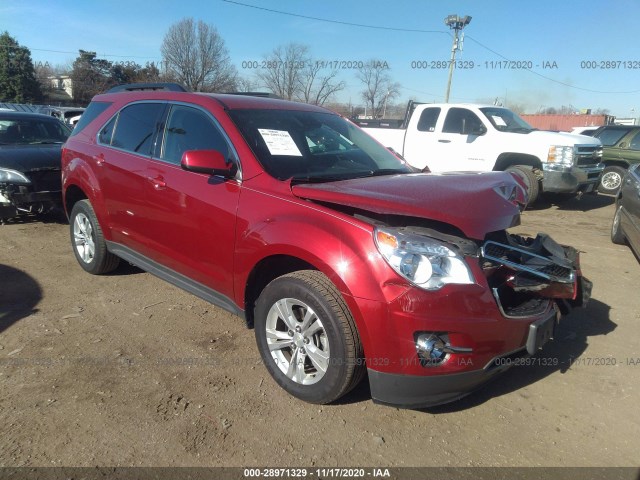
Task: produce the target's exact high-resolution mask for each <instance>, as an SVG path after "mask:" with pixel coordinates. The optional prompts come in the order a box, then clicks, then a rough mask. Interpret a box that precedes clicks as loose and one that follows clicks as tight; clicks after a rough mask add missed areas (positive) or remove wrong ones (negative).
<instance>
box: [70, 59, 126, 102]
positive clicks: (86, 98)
mask: <svg viewBox="0 0 640 480" xmlns="http://www.w3.org/2000/svg"><path fill="white" fill-rule="evenodd" d="M79 53H80V55H78V58H76V59H75V61H74V62H73V70H71V81H72V82H73V99H74V100H75V101H76V102H78V103H81V104H86V103H89V102H90V101H91V98H93V96H94V95H97V94H98V93H102V92H104V91H105V90H106V89H107V88H108V87H110V86H112V85H115V83H116V82H115V81H114V80H113V71H112V69H113V64H112V63H111V62H110V61H109V60H103V59H100V58H96V52H87V51H85V50H79ZM118 73H119V74H120V73H121V72H118Z"/></svg>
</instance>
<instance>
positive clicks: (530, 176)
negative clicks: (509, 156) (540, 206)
mask: <svg viewBox="0 0 640 480" xmlns="http://www.w3.org/2000/svg"><path fill="white" fill-rule="evenodd" d="M505 172H513V173H515V174H516V175H518V176H519V177H520V178H522V181H523V182H524V184H525V185H526V186H527V193H528V195H529V203H528V204H527V205H533V204H534V203H535V202H536V200H538V196H539V195H540V183H539V182H538V177H536V174H535V173H533V167H530V166H528V165H512V166H511V167H508V168H507V169H506V170H505Z"/></svg>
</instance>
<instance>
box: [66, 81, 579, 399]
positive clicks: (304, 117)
mask: <svg viewBox="0 0 640 480" xmlns="http://www.w3.org/2000/svg"><path fill="white" fill-rule="evenodd" d="M149 88H159V87H149ZM166 88H167V89H166V90H159V91H147V90H140V88H139V87H137V86H135V85H134V86H130V87H129V86H126V87H122V88H120V89H119V90H118V91H116V92H113V93H107V94H104V95H98V96H96V97H95V98H94V99H93V101H92V103H91V104H90V105H89V107H88V109H87V110H86V112H85V113H84V114H83V116H82V118H81V120H80V122H79V124H78V126H77V127H76V129H75V130H74V131H73V134H72V136H71V137H70V138H69V140H68V142H67V143H66V145H65V148H64V150H63V193H64V203H65V208H66V211H67V212H68V215H69V223H70V235H71V244H72V248H73V252H74V254H75V256H76V258H77V260H78V262H79V264H80V266H81V267H82V268H83V269H84V270H86V271H87V272H89V273H93V274H100V273H106V272H109V271H111V270H113V269H115V268H116V267H117V265H118V262H119V259H124V260H126V261H128V262H131V263H133V264H135V265H138V266H140V267H141V268H143V269H145V270H147V271H149V272H151V273H153V274H154V275H157V276H159V277H161V278H163V279H165V280H167V281H168V282H171V283H173V284H174V285H177V286H179V287H181V288H183V289H186V290H187V291H190V292H192V293H194V294H195V295H198V296H199V297H201V298H203V299H206V300H208V301H210V302H212V303H214V304H216V305H218V306H220V307H222V308H225V309H227V310H229V311H231V312H233V313H235V314H237V315H239V316H241V317H243V318H244V319H245V320H246V322H247V324H248V325H249V326H254V327H255V336H256V341H257V346H258V349H259V351H260V354H261V356H262V359H263V361H264V364H265V367H266V368H267V370H268V371H269V373H270V374H271V375H272V377H273V378H274V380H275V381H276V382H277V383H278V384H279V385H280V386H281V387H283V388H284V389H285V390H286V391H288V392H289V393H291V394H292V395H294V396H296V397H298V398H301V399H304V400H306V401H309V402H315V403H328V402H331V401H334V400H336V399H337V398H339V397H340V396H342V395H344V394H345V393H346V392H348V391H349V390H350V389H352V388H353V387H354V386H355V385H357V384H358V382H359V381H360V380H361V379H362V377H363V376H364V375H365V374H368V376H369V384H370V387H371V394H372V397H373V399H374V401H376V402H381V403H386V404H393V405H400V406H405V407H422V406H427V405H434V404H438V403H444V402H448V401H452V400H455V399H457V398H460V397H462V396H464V395H466V394H468V393H469V392H470V391H472V390H473V389H474V388H476V387H478V386H479V385H481V384H483V383H484V382H486V381H487V380H489V379H490V378H492V377H494V376H495V375H496V374H498V373H499V372H502V371H504V370H505V369H507V368H508V367H509V366H510V365H512V361H513V359H514V358H516V357H519V356H526V355H532V354H535V353H536V352H537V351H538V349H540V348H541V347H542V346H543V345H544V344H545V343H546V342H547V341H549V340H550V339H551V338H552V337H553V332H554V328H555V325H556V322H557V321H558V319H559V318H560V315H561V314H562V313H567V312H568V311H569V310H570V308H571V307H572V306H575V305H582V304H584V302H585V301H586V299H587V298H588V294H589V291H590V288H591V287H590V284H589V282H588V281H587V280H585V279H584V278H583V277H582V276H581V273H580V267H579V256H578V252H577V251H576V250H575V249H573V248H571V247H562V246H560V245H558V244H556V243H555V242H553V240H551V239H550V238H549V237H547V236H544V235H541V236H538V237H537V238H535V239H532V238H524V237H521V236H517V235H511V234H509V233H507V232H506V230H505V229H507V228H509V227H512V226H514V225H517V224H518V223H519V221H520V209H521V208H522V206H523V205H525V204H526V201H527V199H526V193H525V190H524V188H523V186H522V185H521V184H520V183H519V182H518V181H517V179H516V177H514V176H513V175H511V174H509V173H505V172H488V173H483V174H475V173H474V174H456V175H439V176H433V175H430V174H424V173H415V171H414V170H413V169H412V168H411V167H409V166H407V164H406V163H405V162H404V161H403V160H402V159H401V158H399V157H397V156H396V155H394V154H393V153H392V152H390V151H389V150H387V149H386V148H384V147H383V146H382V145H380V144H379V143H377V142H376V141H375V140H373V139H372V138H371V137H370V136H368V135H367V134H366V133H364V132H363V131H362V130H361V129H360V128H358V127H357V126H356V125H354V124H353V123H351V122H350V121H348V120H346V119H344V118H343V117H341V116H339V115H337V114H335V113H332V112H330V111H328V110H326V109H323V108H319V107H315V106H312V105H306V104H301V103H294V102H287V101H283V100H275V99H270V98H259V97H251V96H241V95H213V94H201V93H188V92H184V91H180V90H181V89H180V88H178V87H177V86H167V87H166Z"/></svg>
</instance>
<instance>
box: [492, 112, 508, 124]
mask: <svg viewBox="0 0 640 480" xmlns="http://www.w3.org/2000/svg"><path fill="white" fill-rule="evenodd" d="M491 118H492V119H493V121H494V122H495V124H496V125H497V126H498V127H506V126H507V122H505V121H504V119H503V118H502V117H499V116H497V115H491Z"/></svg>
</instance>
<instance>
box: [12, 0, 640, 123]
mask: <svg viewBox="0 0 640 480" xmlns="http://www.w3.org/2000/svg"><path fill="white" fill-rule="evenodd" d="M255 7H258V8H255ZM278 12H281V13H278ZM451 14H457V15H460V16H464V15H469V16H471V17H472V20H471V23H470V24H469V25H467V27H466V28H465V29H464V34H465V37H464V43H463V50H462V51H461V52H457V57H456V59H457V60H459V61H461V63H460V65H461V66H462V67H466V68H459V69H456V70H455V71H454V73H453V81H452V87H451V96H450V102H484V103H487V102H488V103H494V101H497V102H500V103H507V104H510V103H516V104H519V105H522V106H524V107H525V110H526V112H527V113H536V112H538V111H540V110H541V109H544V108H548V107H556V108H558V107H561V106H563V105H564V106H570V107H572V108H575V109H576V110H581V109H588V108H590V109H593V110H595V109H608V110H609V111H610V113H611V114H613V115H616V116H617V117H639V116H640V51H638V48H637V42H636V40H635V37H636V28H638V24H637V19H638V18H640V1H638V0H618V1H609V0H582V1H580V2H563V1H558V0H555V1H549V0H538V1H534V2H523V1H516V0H511V1H505V0H500V1H498V0H484V1H479V0H448V1H434V0H395V1H393V2H392V1H384V0H369V1H365V0H322V1H311V0H238V1H236V0H233V1H230V0H181V1H180V2H175V1H168V0H154V1H153V2H150V1H147V0H140V1H138V2H134V1H131V0H126V1H125V0H109V1H108V2H97V1H93V0H85V1H83V2H78V1H70V0H54V1H52V0H28V1H24V0H0V31H4V30H6V31H8V32H9V34H10V35H11V36H13V37H14V38H15V39H16V40H17V41H18V42H19V43H20V44H21V45H23V46H26V47H28V48H29V49H30V50H31V55H32V59H33V60H34V62H35V63H36V64H38V63H40V64H44V63H46V62H48V63H49V64H50V65H54V66H55V65H64V64H71V63H72V62H73V60H74V59H75V58H76V57H77V52H78V50H79V49H82V50H88V51H95V52H97V53H98V57H99V58H105V59H108V60H111V61H113V62H127V61H129V62H131V61H134V62H136V63H139V64H144V63H145V62H147V61H156V62H159V61H160V60H162V57H161V53H160V46H161V44H162V40H163V37H164V35H165V34H166V32H167V31H168V29H169V27H170V26H171V25H172V24H174V23H176V22H178V21H179V20H181V19H182V18H185V17H192V18H194V19H196V20H203V21H205V22H206V23H209V24H212V25H214V26H215V27H216V28H217V30H218V32H219V33H220V35H221V36H222V38H223V39H224V41H225V44H226V47H227V49H228V51H229V54H230V56H231V59H232V62H233V63H234V64H235V65H236V67H237V69H238V72H239V74H240V75H241V76H243V77H251V76H252V75H253V74H255V71H256V70H255V69H253V68H249V67H251V66H255V65H256V64H258V66H260V63H261V62H262V60H263V59H264V57H265V55H267V54H268V53H269V52H270V51H271V50H273V49H274V48H276V47H278V46H280V45H284V44H287V43H290V42H295V43H301V44H305V45H308V47H309V49H310V53H311V54H312V55H313V57H314V58H315V59H316V60H323V61H330V62H336V61H337V62H338V65H339V67H340V68H339V75H340V79H342V80H344V81H345V82H346V84H347V88H346V89H345V90H344V91H343V92H341V93H340V94H339V96H338V98H337V100H339V101H342V102H351V103H352V104H354V105H360V104H362V103H363V102H362V98H361V93H360V92H361V90H362V84H361V83H360V82H359V80H358V79H357V78H356V70H354V68H353V67H355V66H357V65H358V64H360V63H361V62H367V61H369V60H371V59H372V58H376V59H379V60H381V61H384V62H386V63H387V64H388V65H389V67H390V69H391V70H390V75H391V77H392V78H393V80H394V81H396V82H398V83H399V84H400V85H401V89H400V96H399V97H398V98H397V99H396V100H395V102H396V103H401V102H405V101H407V100H409V99H414V100H419V101H425V102H439V101H443V100H444V95H445V91H446V85H447V76H448V69H447V68H446V62H447V61H448V60H449V57H450V54H451V45H452V36H451V32H450V30H449V28H448V27H447V26H446V25H445V23H444V18H445V17H446V16H447V15H451ZM309 17H314V18H309ZM324 20H327V21H324ZM438 62H440V63H438ZM442 65H445V68H442ZM350 67H351V68H350ZM425 67H428V68H425ZM527 67H528V68H527Z"/></svg>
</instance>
